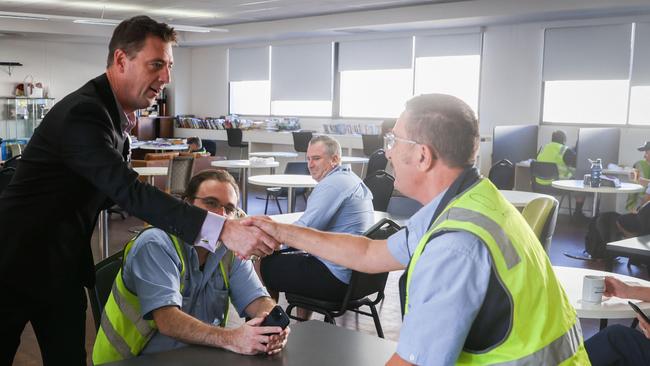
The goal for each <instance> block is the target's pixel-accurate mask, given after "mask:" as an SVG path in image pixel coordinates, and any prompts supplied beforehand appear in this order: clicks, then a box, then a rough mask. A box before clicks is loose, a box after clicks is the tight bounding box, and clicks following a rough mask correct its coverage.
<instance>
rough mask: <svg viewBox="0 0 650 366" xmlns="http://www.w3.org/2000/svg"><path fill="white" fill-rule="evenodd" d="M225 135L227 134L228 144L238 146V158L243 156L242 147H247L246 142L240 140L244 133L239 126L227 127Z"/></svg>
mask: <svg viewBox="0 0 650 366" xmlns="http://www.w3.org/2000/svg"><path fill="white" fill-rule="evenodd" d="M226 135H227V136H228V146H229V147H238V148H239V159H240V160H241V159H242V158H243V156H244V155H243V154H244V149H248V142H244V141H242V139H243V138H244V134H243V133H242V130H241V128H227V129H226Z"/></svg>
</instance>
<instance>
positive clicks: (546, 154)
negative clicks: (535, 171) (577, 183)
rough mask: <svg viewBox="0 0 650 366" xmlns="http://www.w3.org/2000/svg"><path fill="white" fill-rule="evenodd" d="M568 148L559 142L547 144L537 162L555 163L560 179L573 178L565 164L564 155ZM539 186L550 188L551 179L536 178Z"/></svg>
mask: <svg viewBox="0 0 650 366" xmlns="http://www.w3.org/2000/svg"><path fill="white" fill-rule="evenodd" d="M567 149H568V148H567V147H566V146H564V145H562V144H560V143H557V142H550V143H548V144H546V145H545V146H544V147H543V148H542V151H540V152H539V155H537V161H541V162H544V163H555V165H557V171H558V175H559V178H560V179H568V178H571V177H572V176H573V172H572V171H571V168H569V167H568V166H567V165H566V163H565V162H564V153H565V152H566V150H567ZM535 180H536V181H537V183H538V184H541V185H545V186H548V185H550V184H551V180H549V179H540V178H535Z"/></svg>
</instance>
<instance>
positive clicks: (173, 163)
mask: <svg viewBox="0 0 650 366" xmlns="http://www.w3.org/2000/svg"><path fill="white" fill-rule="evenodd" d="M193 169H194V156H177V157H175V158H173V159H171V160H169V166H168V168H167V185H166V187H165V191H166V192H167V193H170V194H171V195H173V196H177V197H180V196H182V195H183V192H185V188H187V185H188V184H189V183H190V179H192V170H193Z"/></svg>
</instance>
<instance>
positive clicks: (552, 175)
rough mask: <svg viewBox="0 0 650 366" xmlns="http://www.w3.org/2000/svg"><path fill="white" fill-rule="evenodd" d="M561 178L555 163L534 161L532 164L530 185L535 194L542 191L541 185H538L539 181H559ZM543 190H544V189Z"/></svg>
mask: <svg viewBox="0 0 650 366" xmlns="http://www.w3.org/2000/svg"><path fill="white" fill-rule="evenodd" d="M559 177H560V173H559V172H558V170H557V165H555V163H548V162H542V161H537V160H533V161H531V162H530V184H531V187H532V188H533V192H538V191H540V186H541V185H540V184H539V183H537V179H535V178H540V179H546V180H557V179H558V178H559ZM542 189H543V188H542Z"/></svg>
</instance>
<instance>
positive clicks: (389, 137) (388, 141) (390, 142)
mask: <svg viewBox="0 0 650 366" xmlns="http://www.w3.org/2000/svg"><path fill="white" fill-rule="evenodd" d="M396 141H402V142H406V143H408V144H412V145H417V144H419V142H417V141H413V140H409V139H404V138H401V137H397V136H395V134H394V133H392V132H389V133H387V134H385V135H384V150H390V149H392V148H393V147H394V146H395V142H396Z"/></svg>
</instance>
